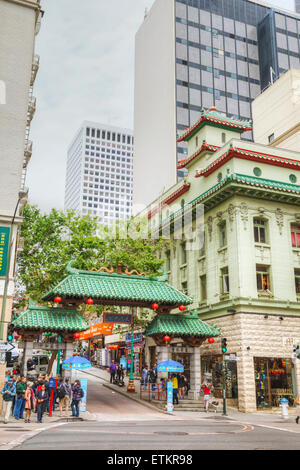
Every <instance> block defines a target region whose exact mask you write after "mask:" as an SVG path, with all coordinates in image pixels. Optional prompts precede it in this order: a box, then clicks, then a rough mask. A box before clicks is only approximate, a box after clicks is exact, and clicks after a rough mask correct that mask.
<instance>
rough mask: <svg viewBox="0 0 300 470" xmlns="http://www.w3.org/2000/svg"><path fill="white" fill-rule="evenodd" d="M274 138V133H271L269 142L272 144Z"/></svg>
mask: <svg viewBox="0 0 300 470" xmlns="http://www.w3.org/2000/svg"><path fill="white" fill-rule="evenodd" d="M274 139H275V136H274V133H273V134H271V135H269V137H268V141H269V144H270V143H271V142H273V140H274Z"/></svg>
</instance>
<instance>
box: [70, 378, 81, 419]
mask: <svg viewBox="0 0 300 470" xmlns="http://www.w3.org/2000/svg"><path fill="white" fill-rule="evenodd" d="M83 395H84V392H83V390H82V388H81V383H80V380H75V382H74V384H73V385H72V403H71V408H72V416H74V417H76V418H79V403H80V402H81V400H82V398H83Z"/></svg>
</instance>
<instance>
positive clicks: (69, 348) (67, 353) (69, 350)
mask: <svg viewBox="0 0 300 470" xmlns="http://www.w3.org/2000/svg"><path fill="white" fill-rule="evenodd" d="M61 346H62V347H64V348H65V349H64V351H63V355H62V357H63V359H62V360H63V361H64V360H65V359H69V358H70V357H72V356H73V350H74V343H61ZM72 372H73V370H72V369H70V370H68V369H62V376H63V377H64V378H67V377H68V378H69V379H70V381H72Z"/></svg>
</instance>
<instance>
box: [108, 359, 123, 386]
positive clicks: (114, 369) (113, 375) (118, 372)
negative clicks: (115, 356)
mask: <svg viewBox="0 0 300 470" xmlns="http://www.w3.org/2000/svg"><path fill="white" fill-rule="evenodd" d="M108 372H109V373H110V383H115V380H116V379H117V381H118V382H123V383H124V369H123V365H122V364H117V363H116V362H115V361H114V360H112V361H111V364H110V366H109V369H108Z"/></svg>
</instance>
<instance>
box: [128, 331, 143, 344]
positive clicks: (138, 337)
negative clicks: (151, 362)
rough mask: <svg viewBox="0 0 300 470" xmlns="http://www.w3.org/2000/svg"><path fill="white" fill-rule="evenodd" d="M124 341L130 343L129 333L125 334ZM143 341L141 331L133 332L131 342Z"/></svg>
mask: <svg viewBox="0 0 300 470" xmlns="http://www.w3.org/2000/svg"><path fill="white" fill-rule="evenodd" d="M125 342H126V343H131V333H127V334H126V339H125ZM142 342H143V334H142V333H134V334H133V343H142Z"/></svg>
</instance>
